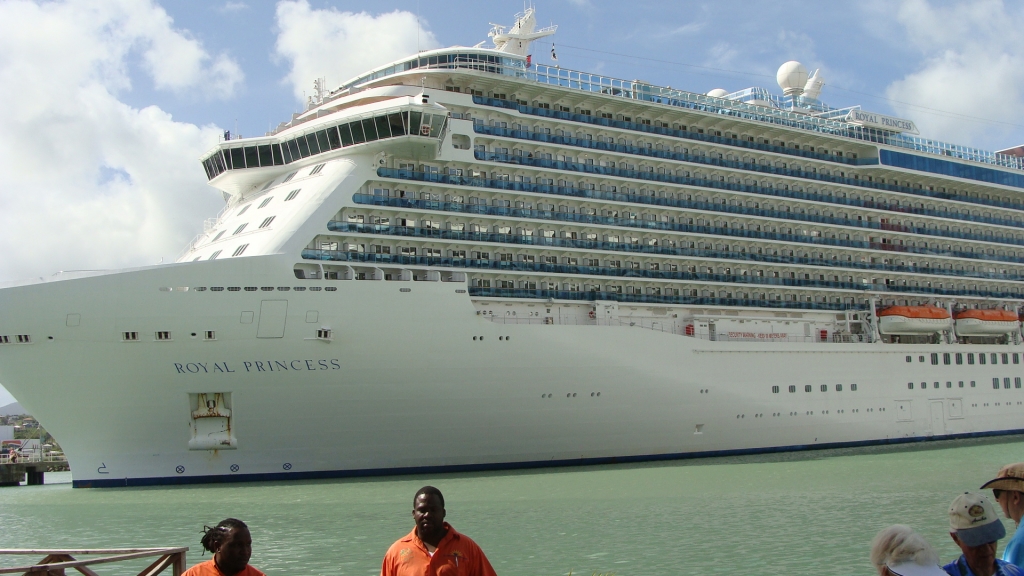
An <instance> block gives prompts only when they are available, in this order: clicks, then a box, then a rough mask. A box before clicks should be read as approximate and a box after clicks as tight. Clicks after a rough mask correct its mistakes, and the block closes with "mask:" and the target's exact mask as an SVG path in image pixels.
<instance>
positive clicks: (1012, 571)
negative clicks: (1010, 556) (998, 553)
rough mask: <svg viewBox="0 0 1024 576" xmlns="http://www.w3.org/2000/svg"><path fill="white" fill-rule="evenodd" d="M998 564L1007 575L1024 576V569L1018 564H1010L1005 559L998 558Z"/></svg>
mask: <svg viewBox="0 0 1024 576" xmlns="http://www.w3.org/2000/svg"><path fill="white" fill-rule="evenodd" d="M996 564H998V565H999V568H1000V569H1001V570H1002V572H1003V574H1006V576H1024V570H1022V569H1021V568H1019V567H1018V566H1017V565H1016V564H1010V563H1009V562H1005V561H1003V560H996Z"/></svg>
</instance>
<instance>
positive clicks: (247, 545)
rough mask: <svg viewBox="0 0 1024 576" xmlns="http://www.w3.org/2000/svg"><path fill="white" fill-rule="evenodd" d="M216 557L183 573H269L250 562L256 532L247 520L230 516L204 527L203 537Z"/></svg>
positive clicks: (246, 575) (202, 575) (241, 575)
mask: <svg viewBox="0 0 1024 576" xmlns="http://www.w3.org/2000/svg"><path fill="white" fill-rule="evenodd" d="M199 542H200V543H201V544H202V545H203V548H204V549H206V550H208V551H209V552H212V553H213V558H211V559H210V560H207V561H206V562H201V563H199V564H196V565H195V566H193V567H191V568H189V569H188V570H186V571H185V573H184V574H183V575H182V576H266V574H264V573H263V572H260V571H259V570H257V569H256V568H253V567H252V566H249V557H250V556H252V536H251V535H250V534H249V527H248V526H246V525H245V522H242V521H241V520H236V519H235V518H228V519H226V520H222V521H221V522H220V523H219V524H217V525H216V526H214V527H213V528H210V527H208V526H207V527H204V529H203V537H202V539H201V540H200V541H199Z"/></svg>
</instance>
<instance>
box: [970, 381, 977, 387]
mask: <svg viewBox="0 0 1024 576" xmlns="http://www.w3.org/2000/svg"><path fill="white" fill-rule="evenodd" d="M977 385H978V384H977V382H975V381H974V380H971V388H974V387H975V386H977Z"/></svg>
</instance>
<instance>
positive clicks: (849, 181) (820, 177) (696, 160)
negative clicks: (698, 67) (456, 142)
mask: <svg viewBox="0 0 1024 576" xmlns="http://www.w3.org/2000/svg"><path fill="white" fill-rule="evenodd" d="M473 130H474V131H475V132H476V133H478V134H486V135H488V136H501V137H505V138H515V139H519V140H528V141H532V142H544V143H548V144H554V145H559V146H572V147H576V148H586V149H590V150H597V151H601V152H614V153H618V154H630V155H633V156H643V157H646V158H658V159H662V160H674V161H677V162H688V163H692V164H701V165H704V166H713V167H716V168H730V169H733V170H744V171H746V172H756V173H758V174H768V175H772V176H788V177H791V178H800V179H803V180H814V181H817V182H827V183H832V184H843V185H847V186H859V187H862V188H872V189H875V190H885V191H890V192H902V193H905V194H916V195H925V194H922V192H931V191H929V190H918V189H916V188H909V187H906V186H897V185H894V184H884V183H881V182H873V181H870V180H862V179H859V178H846V177H843V176H833V175H831V174H821V173H818V172H807V171H805V170H791V169H789V168H778V167H775V166H768V165H762V164H752V163H748V162H739V161H735V160H727V159H724V158H712V157H710V156H701V155H695V154H684V153H681V152H674V151H671V150H658V149H655V148H646V147H640V146H630V145H625V144H616V143H613V142H601V141H599V140H587V139H585V138H576V137H573V136H565V135H557V134H555V135H551V134H544V133H540V132H533V131H529V130H516V129H509V128H501V127H498V126H488V125H485V124H482V123H480V122H477V123H474V124H473ZM744 175H745V176H756V174H744ZM693 180H700V179H693ZM705 181H708V180H705ZM709 182H711V181H709ZM701 185H702V186H703V184H701ZM755 188H759V189H761V188H765V187H755ZM767 190H768V191H762V192H760V193H762V194H768V195H771V196H779V197H788V198H798V199H802V200H814V201H816V202H824V203H829V204H842V205H846V206H856V207H859V208H873V209H880V210H891V211H894V212H901V213H907V214H919V215H922V216H934V217H937V218H948V219H952V220H963V221H969V222H980V223H986V224H996V225H1000V226H1014V227H1018V228H1024V222H1021V221H1017V220H1012V219H1009V218H991V217H988V218H986V217H982V216H975V215H973V214H956V213H950V212H942V211H938V210H925V209H923V208H913V207H910V206H892V205H890V204H887V203H884V202H873V201H865V200H859V199H854V198H840V197H837V196H828V195H825V194H815V193H813V192H808V193H804V192H800V191H790V190H785V189H775V188H769V189H767ZM934 194H935V193H932V195H934ZM938 194H940V195H943V193H941V192H940V193H938ZM944 196H948V198H943V199H945V200H955V201H958V202H967V203H972V204H977V203H978V202H975V200H976V199H975V198H970V197H968V196H955V195H952V194H944ZM1000 204H1005V205H1003V206H1001V207H1003V208H1010V209H1014V210H1024V205H1022V204H1006V203H1000Z"/></svg>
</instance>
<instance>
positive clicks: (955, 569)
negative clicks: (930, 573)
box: [942, 558, 962, 576]
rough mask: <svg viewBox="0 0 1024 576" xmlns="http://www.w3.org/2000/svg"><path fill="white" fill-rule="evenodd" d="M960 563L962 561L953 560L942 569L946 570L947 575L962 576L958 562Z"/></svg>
mask: <svg viewBox="0 0 1024 576" xmlns="http://www.w3.org/2000/svg"><path fill="white" fill-rule="evenodd" d="M959 561H960V559H959V558H957V559H956V560H953V561H952V562H950V563H949V564H946V565H945V566H943V567H942V569H943V570H945V572H946V574H949V576H962V575H961V574H960V566H959V565H958V564H957V562H959Z"/></svg>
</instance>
